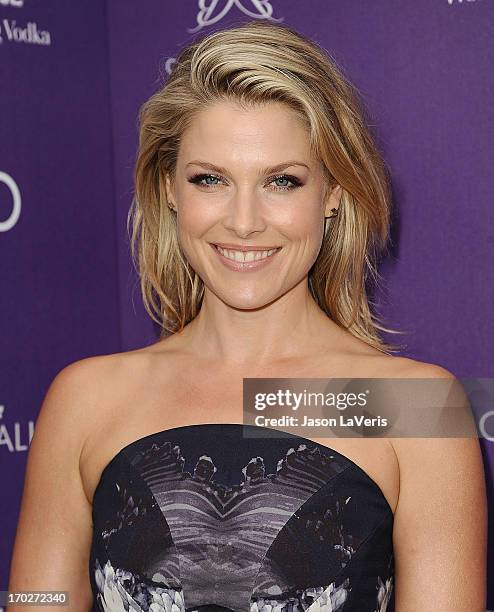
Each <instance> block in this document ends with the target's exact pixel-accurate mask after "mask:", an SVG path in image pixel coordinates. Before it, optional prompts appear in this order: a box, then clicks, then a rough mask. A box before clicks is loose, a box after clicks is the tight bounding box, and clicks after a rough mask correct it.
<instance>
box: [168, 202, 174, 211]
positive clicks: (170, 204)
mask: <svg viewBox="0 0 494 612" xmlns="http://www.w3.org/2000/svg"><path fill="white" fill-rule="evenodd" d="M168 208H169V209H170V210H172V211H173V212H176V210H175V208H174V207H173V202H169V203H168Z"/></svg>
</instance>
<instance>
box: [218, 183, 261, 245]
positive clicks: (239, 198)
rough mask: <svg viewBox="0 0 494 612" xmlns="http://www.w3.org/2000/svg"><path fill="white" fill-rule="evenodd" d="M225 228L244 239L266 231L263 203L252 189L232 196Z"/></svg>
mask: <svg viewBox="0 0 494 612" xmlns="http://www.w3.org/2000/svg"><path fill="white" fill-rule="evenodd" d="M224 226H225V228H226V229H228V230H230V231H232V232H234V233H235V234H237V235H238V236H240V237H242V238H245V237H247V236H249V235H250V234H252V233H254V232H261V231H263V230H264V229H265V227H266V224H265V221H264V218H263V207H262V202H261V201H260V199H259V198H258V197H257V196H256V195H255V193H254V192H253V191H252V189H248V188H247V187H246V188H245V189H238V191H237V192H236V193H235V194H234V195H233V196H232V198H231V200H230V201H229V202H228V212H227V215H226V217H225V221H224Z"/></svg>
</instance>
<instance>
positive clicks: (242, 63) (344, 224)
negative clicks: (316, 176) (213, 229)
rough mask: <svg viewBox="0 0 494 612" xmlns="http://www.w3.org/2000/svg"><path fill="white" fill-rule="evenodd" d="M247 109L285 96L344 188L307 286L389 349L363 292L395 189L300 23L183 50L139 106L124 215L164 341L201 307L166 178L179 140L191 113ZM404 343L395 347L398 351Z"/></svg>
mask: <svg viewBox="0 0 494 612" xmlns="http://www.w3.org/2000/svg"><path fill="white" fill-rule="evenodd" d="M225 100H229V101H234V102H236V103H238V104H239V105H241V106H245V107H246V108H248V107H249V106H252V105H259V104H264V103H268V102H270V101H277V102H283V103H285V104H286V105H287V106H288V107H290V108H291V109H292V110H293V111H295V113H296V114H297V116H298V117H299V118H300V119H301V120H302V121H303V123H304V125H306V127H307V130H308V134H309V136H310V148H311V151H312V152H313V153H314V154H315V155H316V156H317V157H316V158H319V159H320V160H321V161H322V164H323V169H324V174H325V179H326V194H327V193H328V190H329V189H330V188H332V187H333V186H335V185H336V184H339V185H341V187H342V196H341V201H340V206H339V211H338V216H337V217H335V218H334V219H332V220H331V221H330V222H329V223H328V224H327V228H326V232H325V235H324V239H323V243H322V246H321V250H320V252H319V254H318V257H317V260H316V261H315V263H314V265H313V266H312V268H311V269H310V271H309V277H308V282H309V288H310V291H311V294H312V296H313V297H314V299H315V300H316V302H317V303H318V304H319V306H320V308H321V309H322V310H323V311H324V312H325V313H326V314H327V315H328V316H329V317H331V319H332V320H333V321H334V322H335V323H337V324H338V325H340V326H341V327H343V328H345V329H347V330H348V331H349V332H351V333H352V334H353V335H354V336H356V337H358V338H360V339H361V340H363V341H365V342H367V343H368V344H370V345H371V346H373V347H375V348H377V349H379V350H381V351H383V352H384V353H391V352H393V351H394V350H396V347H395V346H392V345H388V344H385V343H384V341H383V340H382V339H381V338H380V336H379V332H378V330H382V331H386V332H390V333H401V332H396V331H394V330H390V329H387V328H385V327H382V326H381V325H380V323H379V319H378V317H377V316H376V315H375V314H374V313H372V312H371V309H370V306H369V300H368V298H367V294H366V289H367V288H366V285H367V282H368V281H373V282H374V283H376V284H377V282H378V279H379V278H380V276H379V274H378V272H377V268H376V262H377V257H378V255H380V254H381V253H382V252H384V251H386V250H387V242H388V240H389V224H390V202H391V195H390V188H389V179H388V173H387V169H386V166H385V163H384V161H383V159H382V157H381V155H380V153H379V151H378V149H377V147H376V145H375V143H374V141H373V138H372V136H371V134H370V132H369V130H368V128H367V127H366V119H365V117H366V110H365V108H364V107H363V105H362V103H361V101H360V98H359V95H358V93H357V90H356V89H355V88H354V87H353V86H352V85H351V83H350V82H349V81H348V80H347V78H346V77H345V76H344V75H343V73H342V72H341V70H340V69H339V68H338V67H337V66H336V64H335V62H334V61H333V60H332V58H331V57H330V56H329V55H328V54H327V52H326V51H325V50H324V49H323V48H322V47H321V46H319V45H318V44H317V43H315V42H313V41H310V40H308V39H306V38H305V37H303V36H302V35H301V34H299V33H298V32H296V31H295V30H293V29H291V28H289V27H287V26H284V25H275V24H271V23H268V22H266V21H250V22H247V23H244V24H242V25H240V26H237V27H234V28H229V29H225V30H219V31H216V32H213V33H211V34H209V35H207V36H203V37H202V38H200V39H198V40H195V41H193V42H192V43H190V44H189V45H188V46H187V47H185V48H184V49H183V50H182V51H181V53H180V54H179V56H178V57H177V60H176V63H175V64H174V66H173V69H172V71H171V74H170V75H169V77H168V78H167V80H166V82H165V84H164V85H163V86H162V87H161V88H160V89H159V90H158V91H156V93H154V94H153V95H152V96H151V97H150V98H149V99H148V100H147V101H146V102H145V103H144V104H143V105H142V106H141V108H140V112H139V148H138V152H137V159H136V164H135V170H134V183H135V194H134V198H133V201H132V204H131V207H130V210H129V214H128V218H127V230H128V231H129V232H130V229H129V227H130V224H131V222H132V232H131V235H130V234H129V235H130V241H131V252H132V259H133V262H134V265H135V266H136V269H137V272H138V274H139V278H140V286H141V292H142V296H143V301H144V305H145V308H146V310H147V312H148V313H149V315H150V316H151V318H152V319H153V320H154V321H155V322H156V323H158V324H159V326H160V327H161V337H163V336H165V335H169V334H170V333H174V332H177V331H181V330H182V329H183V327H184V326H185V325H187V324H188V323H189V322H190V321H191V320H192V319H193V318H194V317H195V316H196V315H197V314H198V312H199V310H200V306H201V302H202V297H203V294H204V283H203V282H202V280H201V279H200V278H199V276H198V275H197V274H196V272H195V271H194V270H193V269H192V267H191V266H190V264H189V263H188V262H187V261H186V260H185V257H184V255H183V253H182V252H181V249H180V247H179V244H178V239H177V228H176V217H175V213H173V212H172V211H171V210H170V209H169V207H168V203H167V201H166V191H165V176H166V175H167V174H168V175H169V176H170V180H171V183H172V184H173V182H174V180H175V170H176V161H177V156H178V149H179V145H180V140H181V135H182V133H183V132H184V131H185V130H186V129H187V127H188V126H189V125H190V124H191V122H192V121H193V119H194V117H195V116H196V114H197V113H198V112H200V111H201V110H203V109H204V108H206V107H208V106H209V105H211V104H213V103H215V102H219V101H225ZM398 348H400V347H398Z"/></svg>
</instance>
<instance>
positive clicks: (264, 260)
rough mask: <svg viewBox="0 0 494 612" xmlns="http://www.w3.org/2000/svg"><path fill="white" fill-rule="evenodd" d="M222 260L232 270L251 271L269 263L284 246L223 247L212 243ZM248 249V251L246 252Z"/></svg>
mask: <svg viewBox="0 0 494 612" xmlns="http://www.w3.org/2000/svg"><path fill="white" fill-rule="evenodd" d="M210 244H211V247H212V248H213V250H214V251H215V253H216V255H217V257H219V259H220V261H221V262H222V263H223V265H225V266H226V267H227V268H230V270H235V271H237V272H249V271H254V270H258V269H261V268H263V267H265V266H267V265H269V264H270V263H271V262H272V261H273V260H274V259H275V257H276V255H277V254H278V253H279V251H280V250H281V248H282V247H274V248H273V249H264V247H263V248H262V249H253V248H252V247H250V248H248V249H245V248H244V249H242V250H238V249H223V248H222V247H221V246H220V245H216V244H213V243H210ZM246 251H247V252H246Z"/></svg>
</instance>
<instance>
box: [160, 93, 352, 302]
mask: <svg viewBox="0 0 494 612" xmlns="http://www.w3.org/2000/svg"><path fill="white" fill-rule="evenodd" d="M276 167H277V168H276ZM325 180H326V179H325V177H324V175H323V168H322V164H321V162H320V161H319V160H317V159H314V158H313V157H312V156H311V153H310V148H309V136H308V133H307V131H306V129H305V127H304V126H303V125H302V124H301V122H300V120H299V119H298V118H297V116H296V115H295V114H294V112H293V111H292V110H291V109H290V108H289V107H287V106H286V105H283V104H281V103H270V104H267V105H264V106H263V107H259V108H255V109H249V110H245V109H241V108H240V107H238V106H236V105H235V104H233V103H232V102H220V103H216V104H214V105H212V106H210V107H208V108H207V109H205V110H204V111H202V112H201V113H200V114H199V115H198V116H196V117H195V119H194V121H193V123H192V124H191V125H190V126H189V128H188V129H187V130H186V131H185V133H184V134H183V137H182V140H181V143H180V149H179V153H178V159H177V167H176V175H175V182H174V184H173V186H172V185H171V184H170V181H169V177H167V178H166V189H167V200H168V202H172V203H173V205H174V208H175V209H176V211H177V213H176V214H177V224H178V240H179V243H180V246H181V248H182V250H183V251H184V254H185V256H186V258H187V260H188V261H189V263H190V265H191V266H192V267H193V268H194V270H195V271H196V273H197V274H198V275H199V276H200V278H201V279H202V280H203V282H204V284H205V290H206V291H208V290H209V291H211V292H213V293H214V294H215V295H216V296H217V297H218V298H220V299H221V300H222V301H224V302H225V303H227V304H229V305H230V306H232V307H234V308H239V309H253V308H259V307H262V306H264V305H266V304H268V303H271V302H272V301H273V300H275V299H277V298H278V297H280V296H282V295H284V294H285V293H286V292H288V291H290V290H291V289H293V288H295V287H297V286H298V287H300V286H301V283H303V282H306V277H307V275H308V272H309V270H310V268H311V266H312V264H313V263H314V261H315V260H316V258H317V255H318V252H319V249H320V247H321V242H322V239H323V235H324V217H325V215H326V216H328V215H329V214H330V209H331V208H333V207H334V208H337V207H338V203H339V195H340V193H341V188H340V187H339V186H337V188H336V189H334V190H333V192H332V193H331V195H330V196H329V197H327V199H326V201H324V199H323V198H324V189H325ZM217 245H223V250H221V246H220V248H218V246H217ZM245 249H247V250H245Z"/></svg>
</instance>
